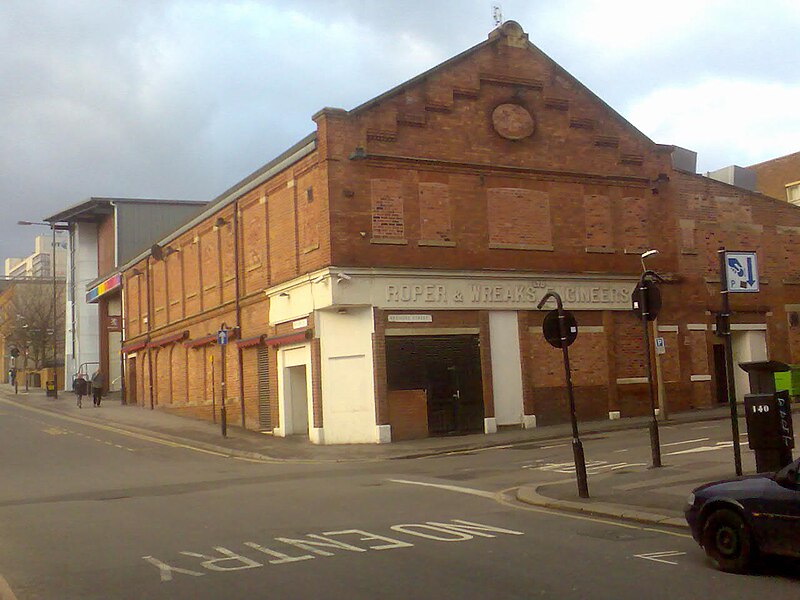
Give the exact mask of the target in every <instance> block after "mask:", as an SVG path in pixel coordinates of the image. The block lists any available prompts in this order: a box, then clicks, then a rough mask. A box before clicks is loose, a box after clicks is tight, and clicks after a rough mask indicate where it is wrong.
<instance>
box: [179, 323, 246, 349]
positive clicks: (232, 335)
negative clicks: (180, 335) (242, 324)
mask: <svg viewBox="0 0 800 600" xmlns="http://www.w3.org/2000/svg"><path fill="white" fill-rule="evenodd" d="M187 333H188V332H187ZM237 337H239V331H238V329H236V328H235V327H233V328H231V329H228V341H233V340H235V339H236V338H237ZM216 343H217V334H216V333H209V334H208V335H204V336H203V337H199V338H195V339H193V340H186V341H185V342H183V345H184V346H186V347H187V348H200V347H201V346H208V345H209V344H216Z"/></svg>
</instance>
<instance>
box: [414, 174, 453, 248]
mask: <svg viewBox="0 0 800 600" xmlns="http://www.w3.org/2000/svg"><path fill="white" fill-rule="evenodd" d="M419 223H420V239H422V240H424V241H436V242H450V241H452V240H453V232H452V221H451V218H450V186H448V185H446V184H444V183H420V184H419Z"/></svg>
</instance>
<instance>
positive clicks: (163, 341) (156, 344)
mask: <svg viewBox="0 0 800 600" xmlns="http://www.w3.org/2000/svg"><path fill="white" fill-rule="evenodd" d="M188 335H189V332H188V331H179V332H177V333H171V334H170V335H165V336H164V337H160V338H157V339H155V340H152V341H150V342H149V343H148V344H147V347H148V348H160V347H162V346H166V345H167V344H171V343H172V342H180V341H181V340H184V339H186V338H187V337H188Z"/></svg>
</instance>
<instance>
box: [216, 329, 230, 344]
mask: <svg viewBox="0 0 800 600" xmlns="http://www.w3.org/2000/svg"><path fill="white" fill-rule="evenodd" d="M227 343H228V330H227V329H220V330H219V331H218V332H217V344H219V345H220V346H224V345H225V344H227Z"/></svg>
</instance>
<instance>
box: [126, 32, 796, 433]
mask: <svg viewBox="0 0 800 600" xmlns="http://www.w3.org/2000/svg"><path fill="white" fill-rule="evenodd" d="M313 120H314V122H315V124H316V130H315V131H314V133H312V134H311V135H309V136H308V137H307V138H305V139H303V140H302V141H300V142H299V143H298V144H297V145H295V146H294V147H292V148H290V149H289V150H287V151H286V152H285V153H284V154H282V155H281V156H279V157H277V158H276V159H275V160H273V161H271V162H270V163H268V164H267V165H265V166H264V167H263V168H262V169H260V170H259V171H257V172H255V173H253V174H252V175H251V176H250V177H248V178H247V179H245V180H244V181H242V182H240V183H238V184H236V185H235V186H234V187H232V188H231V189H229V190H228V191H226V192H225V193H223V194H222V195H221V196H220V197H219V198H217V199H216V200H215V201H214V202H212V203H211V204H210V205H209V207H208V208H207V209H206V210H205V211H204V212H203V213H201V214H200V215H199V216H198V217H196V218H195V219H193V220H192V221H190V222H189V223H187V224H186V225H185V226H183V227H182V228H180V229H179V230H177V231H175V232H173V233H172V234H170V235H169V236H167V237H166V238H164V239H163V240H162V241H161V242H160V245H159V247H158V248H154V249H153V250H151V251H148V252H144V253H142V254H140V255H139V256H137V257H136V258H135V259H133V260H132V261H130V262H129V263H127V264H126V265H124V266H123V267H122V268H121V276H122V281H123V290H124V294H123V295H124V311H125V332H124V333H125V341H124V342H123V347H122V351H123V355H124V357H125V370H126V378H127V384H126V387H127V390H128V393H129V401H131V402H137V403H139V404H140V405H142V406H148V407H152V408H160V409H164V410H169V411H172V412H176V413H181V414H191V415H195V416H202V417H204V418H208V419H211V418H212V417H213V418H218V416H219V411H220V408H221V405H222V403H223V402H224V403H225V406H226V409H227V413H228V420H229V423H232V424H238V425H241V426H244V427H247V428H250V429H256V430H263V431H271V432H273V433H274V434H275V435H278V436H286V435H292V434H307V435H308V436H309V437H310V439H311V441H313V442H315V443H349V442H361V443H369V442H388V441H391V440H398V439H407V438H413V437H421V436H427V435H437V434H447V433H452V432H468V431H482V432H486V433H491V432H493V431H496V430H497V428H498V427H504V426H513V427H532V426H536V425H537V424H548V423H554V422H559V421H565V420H567V419H568V412H567V404H566V394H565V390H564V377H563V371H562V362H561V361H562V359H561V354H560V352H559V351H557V350H555V349H553V348H551V347H550V346H549V345H548V344H547V343H546V342H545V340H544V338H543V336H542V333H541V324H542V320H543V318H544V314H545V312H543V311H539V310H536V305H537V303H538V301H539V300H540V299H541V298H542V296H543V295H544V294H545V293H546V291H547V290H550V289H552V290H557V291H558V292H560V294H561V296H562V297H563V299H564V301H565V305H566V307H567V308H569V309H571V310H573V311H575V315H576V317H577V320H578V323H579V334H578V337H577V340H576V342H575V343H574V344H573V345H572V346H571V348H570V351H571V361H572V364H573V382H574V384H575V393H576V402H577V411H578V416H579V418H583V419H587V418H615V417H619V416H621V417H626V416H631V415H640V414H645V413H646V412H647V410H648V407H649V404H648V400H647V398H648V396H647V386H646V383H645V382H646V380H645V378H644V375H645V364H644V357H643V353H644V352H643V350H644V348H643V342H642V335H641V325H640V322H639V321H638V320H637V319H636V318H635V317H634V316H633V315H632V314H631V310H630V306H631V301H630V294H631V291H632V289H633V288H634V286H635V283H636V282H637V281H638V278H639V276H640V273H641V268H642V265H641V260H640V255H641V253H642V252H644V251H645V250H648V249H651V248H657V249H658V250H659V251H660V254H659V256H658V257H656V258H655V259H653V260H652V262H651V263H650V264H648V266H649V267H651V268H655V269H656V270H658V271H659V272H660V273H662V274H663V275H664V276H665V278H666V279H667V283H666V284H665V285H664V286H663V288H662V293H663V298H664V303H663V309H662V312H661V315H660V319H659V321H658V323H657V324H656V325H655V327H656V329H657V331H658V335H659V336H661V337H664V338H665V341H666V347H667V353H666V354H665V355H664V356H663V357H662V361H661V363H660V364H659V371H660V372H661V374H662V375H661V378H662V380H663V387H664V390H665V399H666V404H667V406H668V408H669V409H670V410H682V409H689V408H697V407H708V406H711V405H713V404H714V403H716V402H717V401H718V398H724V395H722V393H723V392H722V391H721V390H720V389H718V388H721V387H722V386H724V375H723V376H722V377H720V367H721V366H722V365H724V350H721V349H722V348H723V346H722V343H721V340H719V339H718V338H716V337H715V335H714V333H713V328H714V322H715V318H714V314H713V312H714V311H715V310H718V308H719V275H718V269H717V248H718V247H719V246H721V245H725V246H727V247H729V248H736V249H753V250H757V251H758V253H759V261H760V268H761V276H762V279H761V281H762V285H761V290H762V291H761V292H760V293H758V294H737V295H734V298H733V299H732V307H733V309H734V311H735V314H734V316H733V323H734V325H733V330H734V339H733V345H734V354H735V356H734V359H735V360H748V359H758V358H761V357H765V356H767V355H769V357H770V358H775V359H781V360H786V361H791V360H792V359H793V358H795V359H796V357H797V356H798V353H800V328H798V323H797V314H796V311H798V310H800V273H798V267H797V264H796V261H795V262H794V263H793V262H792V261H790V260H788V257H789V256H790V253H791V252H792V250H791V249H792V246H794V245H796V244H797V241H798V239H800V209H798V208H796V207H794V206H791V205H789V204H787V203H785V202H778V201H776V200H774V199H772V198H769V197H766V196H764V195H761V194H758V193H753V192H748V191H746V190H742V189H740V188H736V187H734V186H731V185H727V184H724V183H720V182H717V181H713V180H710V179H708V178H705V177H702V176H699V175H697V174H695V173H693V172H691V169H690V170H681V169H678V168H676V167H673V159H674V157H675V156H676V152H678V151H679V150H680V149H676V147H674V146H664V145H659V144H655V143H654V142H652V141H651V140H650V139H648V138H647V137H646V136H644V135H643V134H642V133H641V132H639V131H638V130H636V129H635V128H634V127H633V126H632V125H631V124H630V123H628V122H627V121H625V120H624V119H623V118H622V117H621V116H620V115H619V114H617V113H616V112H614V111H613V109H611V108H610V107H609V106H607V105H606V104H605V103H604V102H603V101H602V100H600V99H599V98H598V97H597V96H595V95H594V94H593V93H592V92H591V91H589V90H588V89H586V88H585V87H584V86H583V85H582V84H581V83H580V82H578V81H577V80H575V79H574V78H573V77H572V76H571V75H569V74H568V73H567V72H565V71H564V70H563V69H562V68H561V67H560V66H559V65H557V64H556V63H554V62H553V61H552V60H551V59H550V58H548V57H547V56H546V55H545V54H543V53H542V52H541V51H540V50H539V49H537V48H536V47H535V46H533V45H532V44H530V43H529V41H528V37H527V35H526V34H525V33H524V32H523V31H522V29H521V28H520V27H519V25H518V24H516V23H514V22H507V23H505V24H503V25H502V26H501V27H499V28H498V29H496V30H494V31H493V32H491V33H490V35H489V38H488V40H486V41H485V42H483V43H481V44H478V45H477V46H475V47H473V48H471V49H469V50H467V51H465V52H463V53H462V54H460V55H458V56H456V57H454V58H452V59H450V60H448V61H446V62H445V63H443V64H441V65H439V66H437V67H435V68H434V69H431V70H430V71H428V72H426V73H423V74H421V75H419V76H417V77H415V78H414V79H411V80H410V81H407V82H406V83H404V84H402V85H400V86H398V87H396V88H394V89H392V90H390V91H388V92H386V93H385V94H383V95H381V96H379V97H377V98H375V99H373V100H370V101H369V102H367V103H365V104H363V105H361V106H359V107H357V108H355V109H353V110H350V111H345V110H341V109H332V108H326V109H323V110H321V111H319V112H318V113H317V114H316V115H314V116H313ZM675 164H680V165H681V166H682V167H683V165H684V162H682V161H678V162H676V163H675ZM742 296H743V297H742ZM223 328H226V329H228V330H229V332H230V338H229V339H230V342H229V343H228V344H227V345H219V344H217V335H216V333H217V331H218V330H220V329H223ZM720 352H722V354H720ZM723 368H724V367H723ZM741 375H742V376H744V373H743V372H742V373H741ZM223 379H224V381H225V386H224V390H225V391H224V397H223V388H222V386H221V381H222V380H223ZM740 379H741V380H742V381H741V384H740V385H739V386H738V392H739V393H740V394H741V393H743V392H744V391H746V386H745V385H744V382H743V379H744V378H743V377H742V378H740Z"/></svg>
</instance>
